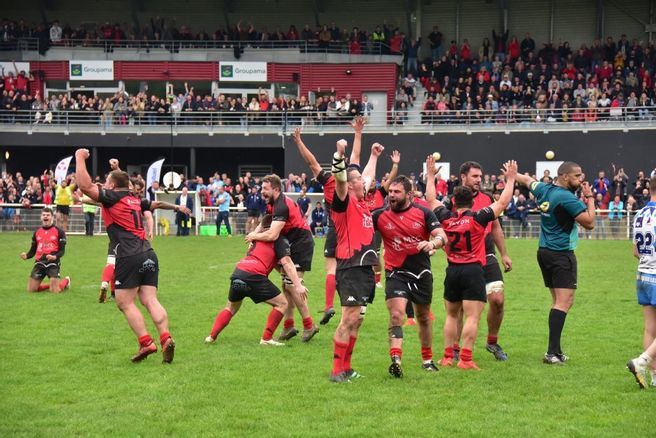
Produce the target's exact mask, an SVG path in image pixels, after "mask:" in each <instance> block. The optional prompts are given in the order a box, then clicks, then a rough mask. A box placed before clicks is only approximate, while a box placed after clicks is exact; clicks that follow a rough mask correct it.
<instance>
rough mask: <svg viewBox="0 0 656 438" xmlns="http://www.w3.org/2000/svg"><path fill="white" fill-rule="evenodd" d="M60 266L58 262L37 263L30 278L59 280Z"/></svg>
mask: <svg viewBox="0 0 656 438" xmlns="http://www.w3.org/2000/svg"><path fill="white" fill-rule="evenodd" d="M59 269H60V265H59V263H58V262H36V263H34V267H33V268H32V272H31V273H30V278H33V279H35V280H43V279H44V278H45V277H48V278H59Z"/></svg>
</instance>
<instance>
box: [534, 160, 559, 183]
mask: <svg viewBox="0 0 656 438" xmlns="http://www.w3.org/2000/svg"><path fill="white" fill-rule="evenodd" d="M561 164H563V161H536V162H535V177H536V178H537V179H538V181H540V180H542V177H543V176H544V171H545V170H548V171H549V174H550V175H549V176H550V177H551V178H553V179H556V177H557V176H558V168H559V167H560V165H561Z"/></svg>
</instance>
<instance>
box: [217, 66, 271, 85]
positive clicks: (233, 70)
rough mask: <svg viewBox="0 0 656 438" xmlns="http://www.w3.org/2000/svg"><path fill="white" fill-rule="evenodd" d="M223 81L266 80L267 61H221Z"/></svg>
mask: <svg viewBox="0 0 656 438" xmlns="http://www.w3.org/2000/svg"><path fill="white" fill-rule="evenodd" d="M219 80H220V81H222V82H266V81H267V63H266V62H219Z"/></svg>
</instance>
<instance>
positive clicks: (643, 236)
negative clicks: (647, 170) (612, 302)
mask: <svg viewBox="0 0 656 438" xmlns="http://www.w3.org/2000/svg"><path fill="white" fill-rule="evenodd" d="M649 192H650V195H651V200H650V201H649V202H648V203H647V205H645V206H644V207H643V208H642V210H640V211H639V212H638V213H637V214H636V217H635V219H634V220H633V243H634V245H633V255H634V256H635V257H637V258H638V259H639V260H640V262H639V264H638V280H637V282H636V288H637V293H638V303H639V304H640V305H641V306H642V311H643V315H644V319H645V330H644V335H643V338H642V345H643V348H644V351H643V353H642V354H641V355H640V356H638V357H636V358H635V359H631V360H630V361H629V362H628V363H627V365H626V366H627V367H628V368H629V371H631V373H633V375H634V376H635V379H636V381H637V382H638V385H640V388H645V387H646V386H647V373H648V372H649V371H651V382H650V383H651V386H654V387H656V361H654V359H655V358H656V176H652V177H651V180H650V181H649Z"/></svg>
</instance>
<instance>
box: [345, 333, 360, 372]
mask: <svg viewBox="0 0 656 438" xmlns="http://www.w3.org/2000/svg"><path fill="white" fill-rule="evenodd" d="M357 340H358V338H357V336H351V337H350V338H349V343H348V348H347V349H346V356H344V370H350V369H351V357H352V356H353V350H354V349H355V342H356V341H357Z"/></svg>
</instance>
